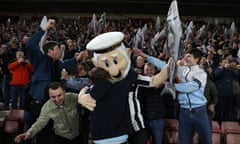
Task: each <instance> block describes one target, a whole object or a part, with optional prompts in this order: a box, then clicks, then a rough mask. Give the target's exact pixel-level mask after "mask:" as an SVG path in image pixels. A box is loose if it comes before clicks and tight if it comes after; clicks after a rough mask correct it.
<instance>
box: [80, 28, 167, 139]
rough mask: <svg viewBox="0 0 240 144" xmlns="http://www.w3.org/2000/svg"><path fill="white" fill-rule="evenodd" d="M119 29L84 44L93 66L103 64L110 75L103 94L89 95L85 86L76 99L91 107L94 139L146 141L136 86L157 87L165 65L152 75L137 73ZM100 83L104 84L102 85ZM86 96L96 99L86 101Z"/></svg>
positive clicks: (163, 78)
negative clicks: (89, 53) (107, 89)
mask: <svg viewBox="0 0 240 144" xmlns="http://www.w3.org/2000/svg"><path fill="white" fill-rule="evenodd" d="M123 39H124V34H123V33H122V32H107V33H103V34H100V35H98V36H96V37H95V38H94V39H92V40H91V41H90V42H89V43H88V44H87V46H86V48H87V50H89V51H92V52H93V58H92V62H93V64H94V66H96V67H100V68H103V69H104V70H106V71H107V72H108V73H109V74H110V76H111V83H112V86H111V88H110V90H109V92H108V94H107V95H105V97H102V98H101V99H98V98H96V97H94V96H91V95H90V94H88V93H87V92H86V91H87V90H86V88H84V89H82V91H81V92H80V94H79V95H80V99H79V102H80V103H81V104H82V106H83V107H86V108H88V109H89V110H91V111H93V114H94V115H95V119H94V120H92V119H91V120H90V121H91V122H90V123H91V124H90V131H91V134H92V139H93V142H94V143H99V144H102V143H104V144H108V143H109V144H110V143H111V144H124V143H127V141H128V143H130V144H146V143H147V133H146V130H145V126H144V121H143V117H142V114H141V109H140V104H139V100H138V98H137V93H138V88H139V87H140V86H144V87H159V86H160V85H161V84H162V83H163V82H164V81H165V80H166V77H167V68H165V69H163V70H162V71H161V73H158V74H156V75H155V76H153V77H147V76H143V75H140V74H137V73H136V72H135V71H134V70H133V68H132V66H131V59H130V57H131V52H132V51H131V49H130V48H127V47H125V45H124V43H123ZM101 87H103V88H104V85H102V86H101ZM89 97H93V98H94V99H96V107H95V105H94V104H91V103H88V101H87V100H86V99H87V98H89Z"/></svg>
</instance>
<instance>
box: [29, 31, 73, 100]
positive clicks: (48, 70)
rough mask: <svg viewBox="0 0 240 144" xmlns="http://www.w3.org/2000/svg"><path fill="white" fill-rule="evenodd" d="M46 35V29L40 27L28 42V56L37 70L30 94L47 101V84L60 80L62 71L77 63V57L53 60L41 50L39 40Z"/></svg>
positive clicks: (34, 97) (36, 98) (33, 76)
mask: <svg viewBox="0 0 240 144" xmlns="http://www.w3.org/2000/svg"><path fill="white" fill-rule="evenodd" d="M43 35H44V31H43V30H42V29H41V28H40V29H39V31H38V32H37V33H35V34H34V35H33V36H32V37H31V38H30V39H29V42H28V43H27V46H26V49H25V51H26V56H27V58H28V59H29V61H30V62H31V64H32V65H33V67H34V69H35V72H34V74H33V75H32V78H31V80H32V85H31V88H30V91H29V94H30V95H31V96H32V97H33V99H35V100H39V101H45V100H46V99H48V95H47V92H46V88H47V85H48V84H49V83H50V82H52V81H60V71H61V69H62V68H66V67H68V66H70V65H72V64H75V63H76V59H75V58H72V59H69V60H65V61H53V59H52V58H50V57H49V56H48V55H46V54H44V53H42V52H41V50H40V47H39V42H40V40H41V38H42V36H43Z"/></svg>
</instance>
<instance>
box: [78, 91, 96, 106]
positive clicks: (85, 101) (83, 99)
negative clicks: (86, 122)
mask: <svg viewBox="0 0 240 144" xmlns="http://www.w3.org/2000/svg"><path fill="white" fill-rule="evenodd" d="M87 90H88V87H84V88H82V90H81V91H80V93H79V94H78V103H80V104H81V105H82V106H83V107H85V108H87V109H88V110H90V111H93V110H94V108H95V107H96V100H95V99H93V98H92V96H91V95H90V94H86V92H87Z"/></svg>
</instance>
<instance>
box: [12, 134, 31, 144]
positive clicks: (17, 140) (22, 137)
mask: <svg viewBox="0 0 240 144" xmlns="http://www.w3.org/2000/svg"><path fill="white" fill-rule="evenodd" d="M29 137H30V133H29V132H25V133H22V134H19V135H17V136H16V137H15V139H14V141H15V143H20V142H21V141H23V140H26V139H28V138H29Z"/></svg>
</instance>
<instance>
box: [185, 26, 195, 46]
mask: <svg viewBox="0 0 240 144" xmlns="http://www.w3.org/2000/svg"><path fill="white" fill-rule="evenodd" d="M193 28H194V25H193V21H191V22H190V23H189V24H188V26H187V29H186V30H185V32H184V34H185V35H186V36H185V40H184V43H185V46H186V45H187V43H188V40H189V37H190V35H191V34H192V30H193Z"/></svg>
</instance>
